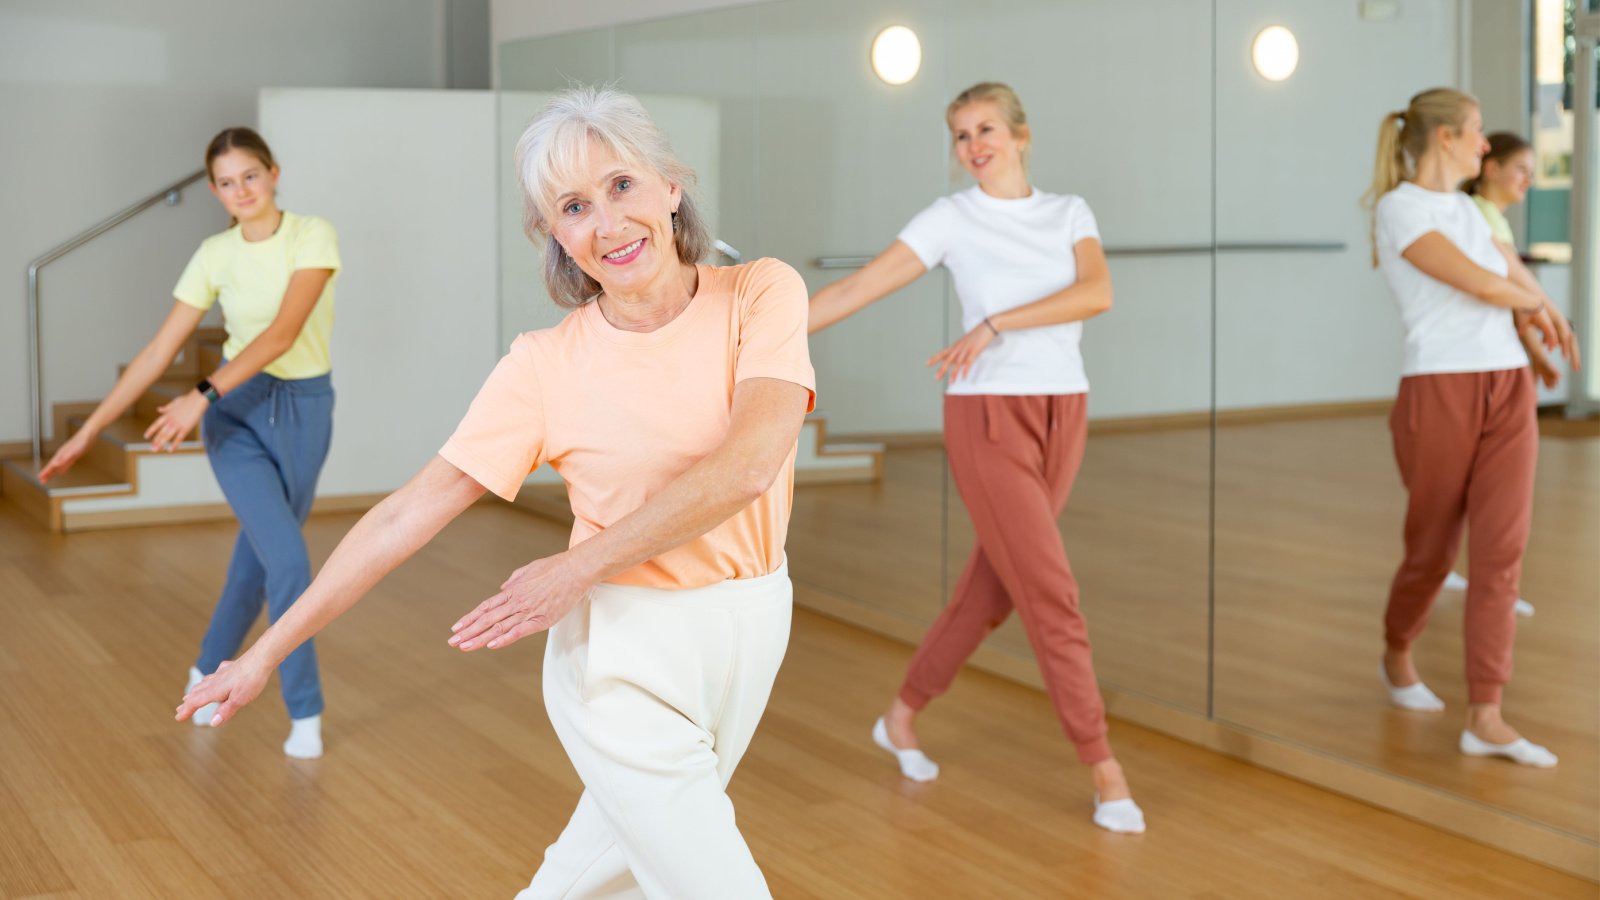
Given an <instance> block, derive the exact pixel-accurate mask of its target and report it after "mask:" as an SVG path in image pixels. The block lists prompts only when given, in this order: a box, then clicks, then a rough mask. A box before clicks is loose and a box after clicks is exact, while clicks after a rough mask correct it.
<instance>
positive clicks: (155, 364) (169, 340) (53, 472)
mask: <svg viewBox="0 0 1600 900" xmlns="http://www.w3.org/2000/svg"><path fill="white" fill-rule="evenodd" d="M204 316H205V311H204V310H201V309H196V308H195V307H193V306H190V305H189V304H187V303H184V302H183V301H181V300H174V301H173V302H172V309H171V310H170V311H168V312H167V318H166V321H164V322H162V323H161V327H160V328H159V329H157V330H156V335H155V337H153V338H151V339H150V343H148V344H146V345H145V346H144V349H143V350H140V351H139V355H137V356H135V357H134V358H133V362H131V363H129V364H128V367H127V368H126V369H123V370H122V376H121V377H120V378H118V379H117V384H116V386H115V387H113V388H112V389H111V393H109V394H107V395H106V398H105V399H104V400H102V401H100V405H99V406H97V407H95V410H94V412H93V413H91V414H90V415H89V420H88V421H87V422H85V423H84V426H83V427H82V428H81V429H79V430H78V433H77V434H76V435H74V436H73V437H72V439H71V440H69V441H67V442H66V443H65V444H63V445H62V446H61V449H59V450H57V451H56V453H55V455H54V456H52V457H51V458H50V462H49V463H48V464H47V465H46V466H45V467H44V468H43V469H42V470H40V472H39V480H40V481H41V482H43V481H48V480H49V479H51V478H54V477H55V476H57V475H59V474H61V473H62V472H65V471H67V470H68V469H70V468H72V464H73V463H75V462H77V461H78V459H79V458H81V457H82V456H83V454H84V453H85V452H86V451H87V450H88V449H89V445H90V444H91V443H93V441H94V439H95V437H96V436H98V435H99V434H100V432H101V431H104V430H105V427H106V426H107V425H109V424H111V423H112V422H113V421H115V420H116V419H118V418H119V417H121V416H122V414H123V413H125V412H127V411H128V407H130V406H132V405H133V404H134V401H136V400H138V399H139V397H140V395H142V394H143V393H144V392H145V391H146V390H148V389H149V388H150V385H152V384H155V383H156V380H157V379H159V378H160V377H161V375H162V374H163V373H164V372H166V371H167V367H168V366H171V365H172V360H173V359H175V358H176V357H177V355H178V351H179V350H181V349H183V344H184V342H185V341H187V340H188V339H189V335H191V334H194V330H195V329H196V328H197V327H199V325H200V320H201V318H203V317H204ZM185 434H187V432H185ZM179 439H180V440H181V439H182V436H181V435H180V437H179Z"/></svg>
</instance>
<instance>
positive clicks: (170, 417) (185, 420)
mask: <svg viewBox="0 0 1600 900" xmlns="http://www.w3.org/2000/svg"><path fill="white" fill-rule="evenodd" d="M331 277H333V270H332V269H297V270H295V272H294V274H293V275H290V276H289V286H288V287H287V288H285V289H284V292H283V302H282V303H280V304H279V305H278V314H277V315H276V316H274V317H273V319H272V324H270V325H268V326H267V328H266V330H265V331H263V332H261V333H260V334H258V335H256V337H255V340H253V341H251V342H250V343H249V344H248V345H246V346H245V348H244V349H243V350H241V351H240V352H239V356H238V357H237V358H235V359H230V360H228V362H227V364H226V365H224V366H223V367H222V368H220V369H218V370H217V371H215V372H213V373H211V375H210V376H209V377H208V378H207V380H208V381H210V382H211V386H212V387H214V388H216V389H217V393H219V394H226V393H228V392H229V391H231V390H233V389H234V388H236V387H238V386H239V385H241V384H244V383H245V382H246V381H249V380H250V379H251V378H252V377H254V376H255V375H256V373H258V372H260V371H261V370H262V369H265V368H266V367H267V366H269V365H271V364H272V362H273V360H276V359H277V358H278V357H280V356H282V355H283V354H285V353H287V352H288V350H289V348H290V347H292V346H294V342H295V339H296V338H298V337H299V336H300V330H301V329H302V328H304V327H305V326H306V320H307V319H309V318H311V311H312V310H313V309H315V308H316V306H317V300H318V299H320V298H321V297H322V290H323V288H325V287H326V286H327V284H328V279H329V278H331ZM209 405H210V401H209V400H207V399H206V398H205V397H204V396H202V395H201V393H200V392H199V391H190V392H188V393H187V394H184V395H183V396H182V397H179V398H178V399H176V400H174V401H172V402H171V403H168V404H167V405H165V406H163V407H161V415H160V417H159V418H157V419H156V420H155V421H154V422H152V423H151V425H150V427H149V428H148V429H146V430H145V433H144V436H145V437H146V438H149V439H150V443H151V444H152V445H153V446H154V447H155V448H156V449H157V450H160V449H162V448H163V447H165V448H166V449H168V450H172V449H174V448H176V447H177V444H178V442H179V441H181V440H183V436H184V435H186V434H188V433H189V432H191V431H193V430H194V427H195V425H197V424H199V422H200V417H201V416H203V415H205V411H206V407H207V406H209Z"/></svg>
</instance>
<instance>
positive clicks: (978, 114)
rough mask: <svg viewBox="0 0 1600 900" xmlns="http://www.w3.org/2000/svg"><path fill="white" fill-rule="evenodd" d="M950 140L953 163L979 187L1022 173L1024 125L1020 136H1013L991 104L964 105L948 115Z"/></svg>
mask: <svg viewBox="0 0 1600 900" xmlns="http://www.w3.org/2000/svg"><path fill="white" fill-rule="evenodd" d="M950 138H951V141H952V142H953V144H954V146H955V153H956V161H957V162H959V163H961V168H963V169H966V170H967V172H968V173H970V174H971V175H972V177H973V178H976V179H977V180H978V183H979V184H985V183H1000V182H1002V181H1004V180H1005V179H1010V178H1016V177H1018V176H1021V175H1022V174H1023V163H1022V154H1023V151H1024V150H1026V149H1027V146H1028V132H1027V128H1026V126H1024V128H1023V129H1022V131H1021V133H1020V134H1016V133H1013V132H1012V131H1011V128H1010V126H1008V125H1007V124H1006V120H1005V117H1004V116H1003V115H1002V114H1001V112H1000V108H999V107H998V106H997V105H995V104H994V103H993V102H990V101H987V100H981V101H978V102H976V103H968V104H967V105H966V106H963V107H961V108H960V109H957V110H956V111H955V112H953V113H951V114H950Z"/></svg>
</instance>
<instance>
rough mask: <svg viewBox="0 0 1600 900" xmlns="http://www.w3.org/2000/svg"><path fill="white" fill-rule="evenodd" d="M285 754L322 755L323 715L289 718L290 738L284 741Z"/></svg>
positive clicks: (298, 757)
mask: <svg viewBox="0 0 1600 900" xmlns="http://www.w3.org/2000/svg"><path fill="white" fill-rule="evenodd" d="M283 752H284V755H285V756H291V757H293V758H295V759H316V758H317V757H319V756H321V755H322V716H320V715H316V716H306V717H305V718H304V719H290V720H289V739H288V740H287V741H284V742H283Z"/></svg>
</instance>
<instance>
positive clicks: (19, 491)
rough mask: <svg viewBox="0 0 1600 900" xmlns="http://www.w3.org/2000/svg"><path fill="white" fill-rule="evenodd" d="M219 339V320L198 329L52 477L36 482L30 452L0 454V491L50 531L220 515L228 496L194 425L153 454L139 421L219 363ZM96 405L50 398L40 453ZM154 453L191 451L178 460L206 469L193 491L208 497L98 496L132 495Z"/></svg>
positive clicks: (145, 424)
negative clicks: (157, 376) (142, 501)
mask: <svg viewBox="0 0 1600 900" xmlns="http://www.w3.org/2000/svg"><path fill="white" fill-rule="evenodd" d="M224 339H225V334H224V332H223V330H222V329H221V328H202V329H199V330H197V331H196V332H195V333H194V335H193V336H191V337H190V339H189V342H188V343H187V344H186V345H185V346H184V348H183V350H182V351H181V352H180V353H179V354H178V357H177V359H176V360H174V362H173V364H172V365H171V366H170V367H169V368H168V369H167V371H166V372H164V373H163V374H162V377H161V380H159V381H157V382H156V383H155V384H153V385H151V386H150V388H149V390H147V391H145V393H144V395H143V396H141V397H140V398H139V400H138V401H137V402H136V403H135V404H134V407H133V408H132V409H131V410H129V412H128V414H127V415H126V416H124V417H123V418H121V419H118V420H116V421H115V422H112V423H111V424H110V425H108V426H107V427H106V429H105V430H104V431H102V432H101V433H100V435H99V437H98V439H97V440H96V441H95V442H94V444H93V445H92V446H91V447H90V449H89V452H88V453H86V454H85V455H84V457H83V458H82V459H80V460H78V463H77V464H76V465H75V466H73V467H72V469H71V471H69V472H67V473H66V474H64V475H59V476H57V477H56V478H53V479H51V481H50V483H49V484H47V485H42V484H40V483H39V478H38V469H37V468H36V467H35V466H34V464H33V459H32V458H31V457H29V458H25V459H7V460H3V461H0V494H3V495H4V497H5V499H7V500H9V501H11V502H12V503H13V504H15V505H16V506H18V507H20V508H21V509H23V510H24V511H25V512H27V513H28V514H29V515H30V516H32V517H33V518H34V519H36V520H37V521H39V522H40V523H41V524H42V525H44V526H45V527H46V528H48V529H49V530H51V531H55V532H66V531H79V530H82V529H85V528H104V527H113V526H117V525H145V524H153V523H157V522H177V521H205V520H212V519H220V518H227V517H228V516H229V515H230V513H229V511H228V508H227V504H226V503H225V502H218V501H220V499H221V492H220V489H217V488H216V484H215V480H214V479H213V478H212V477H211V474H210V468H209V466H208V465H207V464H206V462H205V460H204V458H203V457H204V454H203V450H204V448H203V447H202V446H201V444H200V436H199V434H198V433H196V434H190V435H188V436H186V437H185V439H184V441H183V442H182V443H181V444H179V445H178V448H177V449H176V450H174V451H172V453H171V454H168V453H165V452H163V453H160V454H157V453H156V452H155V451H154V450H152V449H151V447H150V443H149V442H148V441H146V440H145V439H144V431H145V429H146V428H148V427H149V425H150V423H151V422H153V421H154V420H155V418H156V416H157V415H159V413H158V409H159V408H160V407H161V406H162V405H163V404H165V403H167V402H168V401H170V400H173V399H175V398H177V397H180V396H182V395H183V394H184V393H186V392H188V391H189V390H190V389H192V388H193V387H194V384H195V382H196V381H199V380H200V375H201V373H202V372H214V371H216V369H217V368H218V367H219V366H221V365H222V344H223V340H224ZM124 368H125V367H124ZM95 405H96V404H95V403H94V402H83V403H57V404H54V406H53V407H52V410H51V413H52V418H53V420H54V427H53V429H52V434H53V435H54V437H55V440H53V441H51V442H50V443H48V444H47V445H46V447H45V454H44V455H45V460H48V459H49V457H50V454H51V453H53V452H54V451H55V449H56V448H57V447H58V446H60V443H61V442H62V441H63V440H65V439H66V438H67V437H70V436H71V435H73V434H75V433H77V431H78V429H79V428H81V427H83V423H84V422H85V421H87V420H88V418H89V414H90V413H91V412H92V411H93V410H94V408H95ZM155 456H159V457H161V458H162V459H165V458H167V457H169V456H171V457H191V459H189V460H187V461H185V462H184V463H180V464H179V465H180V466H181V467H182V468H183V469H184V470H185V471H186V472H187V473H188V474H189V475H190V476H193V475H194V472H193V470H195V469H196V468H197V467H198V468H200V469H204V470H205V473H204V477H203V483H202V484H201V485H199V494H200V495H202V496H201V499H202V500H207V499H208V500H210V502H199V503H196V502H192V501H193V500H194V499H195V497H194V496H193V495H191V496H190V497H189V498H186V499H187V500H188V501H191V502H183V503H180V504H177V505H172V506H148V505H144V506H139V505H136V504H131V503H120V504H119V503H116V502H110V503H107V502H99V501H107V500H113V499H114V498H121V499H126V500H133V499H135V498H138V497H139V488H140V482H141V475H142V474H143V471H144V469H145V461H146V459H147V458H150V457H155ZM208 488H209V491H208V490H207V489H208ZM212 495H214V496H212ZM119 507H121V508H119Z"/></svg>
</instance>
